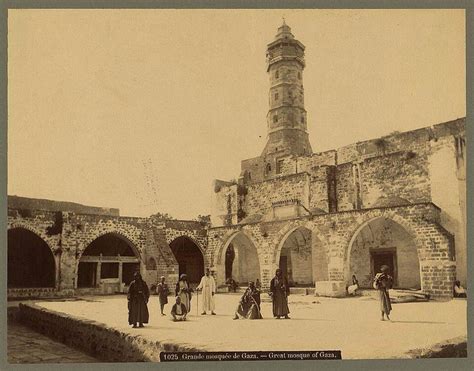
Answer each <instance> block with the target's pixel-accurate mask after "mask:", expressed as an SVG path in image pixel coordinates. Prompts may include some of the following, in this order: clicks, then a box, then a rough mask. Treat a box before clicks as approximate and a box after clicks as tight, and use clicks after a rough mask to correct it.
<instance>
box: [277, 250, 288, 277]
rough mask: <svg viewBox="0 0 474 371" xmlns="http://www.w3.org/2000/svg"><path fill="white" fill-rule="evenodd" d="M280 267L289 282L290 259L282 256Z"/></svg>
mask: <svg viewBox="0 0 474 371" xmlns="http://www.w3.org/2000/svg"><path fill="white" fill-rule="evenodd" d="M278 267H279V268H280V269H281V273H282V274H283V277H285V278H286V279H287V280H288V257H287V256H285V255H280V264H279V265H278Z"/></svg>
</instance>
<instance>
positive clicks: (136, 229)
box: [8, 23, 467, 298]
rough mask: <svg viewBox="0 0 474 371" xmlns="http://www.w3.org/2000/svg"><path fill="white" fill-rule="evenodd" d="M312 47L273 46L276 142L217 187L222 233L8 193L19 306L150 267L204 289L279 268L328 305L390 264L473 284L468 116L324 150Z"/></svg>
mask: <svg viewBox="0 0 474 371" xmlns="http://www.w3.org/2000/svg"><path fill="white" fill-rule="evenodd" d="M304 50H305V47H304V45H303V44H302V43H301V42H299V41H298V40H296V39H295V38H294V36H293V34H292V33H291V30H290V27H288V26H287V25H286V24H285V23H283V25H282V26H281V27H280V28H279V29H278V32H277V35H276V37H275V39H274V41H272V42H271V43H270V44H268V47H267V72H268V75H269V78H270V91H269V105H270V107H269V110H268V114H267V126H268V141H267V144H266V146H265V148H264V150H263V152H262V154H261V155H260V156H258V157H255V158H251V159H248V160H244V161H242V172H241V174H240V177H239V179H238V181H236V182H227V181H220V180H216V181H215V186H214V193H213V194H214V201H213V210H212V214H211V224H210V225H208V224H205V223H199V222H194V221H179V220H158V219H156V218H153V217H149V218H137V217H122V216H119V213H118V210H117V209H105V208H96V207H88V206H83V205H79V204H74V203H68V202H56V201H47V200H38V199H27V198H22V197H16V196H9V198H8V296H9V298H20V297H48V296H70V295H78V294H112V293H115V292H124V291H126V289H127V285H128V283H129V282H130V281H131V280H132V275H133V272H135V271H136V270H138V269H139V270H140V271H141V272H142V275H143V277H144V278H145V279H146V281H147V282H148V284H149V285H153V284H156V283H157V281H158V280H159V277H161V276H165V277H166V279H167V281H168V282H169V283H170V284H173V283H175V282H176V281H177V279H178V275H179V274H181V273H186V274H187V275H188V278H189V279H190V281H191V282H192V283H196V282H198V281H199V279H200V277H201V276H202V274H203V272H204V267H210V268H211V269H212V270H213V271H214V272H215V275H216V279H217V283H218V285H224V283H225V281H226V279H227V278H229V277H233V278H234V279H235V280H236V281H238V282H239V283H241V284H245V283H246V282H247V281H249V280H256V279H257V278H258V279H260V281H261V282H262V286H263V287H268V285H269V281H270V279H271V278H272V276H273V274H274V272H275V269H276V268H278V267H280V268H281V269H282V270H283V272H284V274H285V275H286V276H287V277H288V280H289V282H290V285H292V286H295V287H307V288H308V290H310V291H312V290H315V292H316V293H317V294H318V295H325V296H343V295H345V288H346V286H347V285H348V284H349V283H350V282H351V277H352V275H356V276H357V279H358V280H359V285H360V286H361V287H362V288H370V287H371V280H372V278H373V276H374V275H375V273H376V272H377V271H378V270H379V268H380V266H381V265H383V264H385V265H388V266H389V267H390V270H391V272H392V274H393V276H394V287H395V288H407V289H421V290H423V291H424V292H426V293H428V294H430V295H431V296H432V297H451V296H452V288H453V282H454V280H456V279H458V280H460V281H461V283H462V284H463V285H466V267H467V262H466V250H467V248H466V162H465V161H466V152H465V143H466V142H465V119H464V118H461V119H456V120H453V121H450V122H446V123H442V124H437V125H433V126H430V127H426V128H422V129H418V130H414V131H410V132H403V133H395V134H392V135H388V136H385V137H382V138H378V139H373V140H367V141H364V142H359V143H354V144H351V145H348V146H345V147H343V148H339V149H337V150H331V151H326V152H320V153H313V150H312V148H311V144H310V142H309V138H308V131H307V116H306V110H305V108H304V90H303V70H304V67H305V60H304Z"/></svg>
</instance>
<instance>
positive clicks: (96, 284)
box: [95, 254, 102, 287]
mask: <svg viewBox="0 0 474 371" xmlns="http://www.w3.org/2000/svg"><path fill="white" fill-rule="evenodd" d="M101 265H102V254H100V256H99V261H98V262H97V273H96V277H95V286H96V287H99V285H100V271H101V268H102V267H101Z"/></svg>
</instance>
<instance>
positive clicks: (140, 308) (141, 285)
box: [128, 265, 465, 328]
mask: <svg viewBox="0 0 474 371" xmlns="http://www.w3.org/2000/svg"><path fill="white" fill-rule="evenodd" d="M389 271H390V268H389V267H388V266H386V265H383V266H382V267H381V268H380V272H379V273H377V274H376V275H375V278H374V280H373V288H374V289H376V290H377V292H378V298H379V302H380V313H381V318H380V320H381V321H385V318H387V320H390V317H389V315H390V312H391V311H392V305H391V303H390V296H389V290H390V289H391V288H392V285H393V278H392V276H390V274H389ZM134 278H135V279H134V280H133V281H132V283H131V284H130V287H129V290H128V310H129V312H128V322H129V324H130V325H132V326H133V327H134V328H136V327H143V324H144V323H148V319H149V313H148V307H147V303H148V299H149V297H150V292H149V290H148V286H147V284H146V283H145V281H144V280H143V279H142V277H141V275H140V273H138V272H137V273H135V276H134ZM358 288H359V282H358V281H357V279H356V277H355V276H352V285H350V286H348V293H349V294H355V292H356V290H357V289H358ZM456 289H457V291H456ZM461 290H464V289H463V288H462V286H461V285H460V284H459V283H458V282H456V284H455V291H456V294H457V296H461V295H463V296H465V290H464V291H461ZM196 291H201V292H202V312H201V315H206V314H207V313H208V312H210V313H211V315H215V314H216V313H215V312H214V310H215V302H214V295H215V293H216V282H215V280H214V277H212V275H211V274H210V270H209V269H206V274H205V275H204V276H203V277H202V279H201V282H200V283H199V285H198V286H197V287H196ZM193 292H194V290H193V289H192V288H191V287H190V285H189V283H188V280H187V276H186V275H185V274H182V275H181V276H180V278H179V281H178V282H177V283H176V287H175V295H176V301H175V304H173V306H172V307H171V312H170V314H171V320H173V321H185V320H186V316H187V314H188V313H189V312H190V311H191V298H192V293H193ZM157 293H158V297H159V302H160V309H161V315H162V316H164V315H165V313H164V307H165V305H166V304H167V303H168V295H169V293H170V290H169V287H168V284H167V283H166V282H165V277H161V282H160V283H159V284H158V286H157ZM269 295H270V297H271V298H272V303H273V305H272V311H273V317H274V318H276V319H280V318H285V319H289V318H290V317H289V316H288V314H289V313H290V310H289V307H288V296H289V295H290V288H289V285H288V282H287V280H286V278H285V277H284V276H283V274H282V271H281V269H277V270H276V272H275V277H273V279H272V280H271V281H270V290H269ZM260 302H261V301H260V289H259V288H258V287H257V285H256V284H255V282H253V281H251V282H249V284H248V287H247V288H246V290H245V291H244V293H243V295H242V296H241V298H240V301H239V303H238V305H237V308H236V310H235V314H234V318H233V319H234V320H237V319H261V318H263V317H262V313H261V309H260Z"/></svg>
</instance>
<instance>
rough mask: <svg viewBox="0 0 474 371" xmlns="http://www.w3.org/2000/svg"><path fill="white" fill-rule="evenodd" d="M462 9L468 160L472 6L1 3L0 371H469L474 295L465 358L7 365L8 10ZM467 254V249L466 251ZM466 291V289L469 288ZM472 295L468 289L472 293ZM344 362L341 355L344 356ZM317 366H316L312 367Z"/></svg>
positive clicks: (342, 0)
mask: <svg viewBox="0 0 474 371" xmlns="http://www.w3.org/2000/svg"><path fill="white" fill-rule="evenodd" d="M280 8H281V9H285V8H286V9H306V8H307V9H465V11H466V14H465V16H466V132H467V133H466V135H467V138H466V139H467V142H468V143H469V144H468V145H467V154H468V156H467V157H468V158H469V157H472V156H471V154H470V153H471V151H470V148H471V143H474V138H473V127H472V125H473V124H474V123H473V119H472V117H473V113H474V112H473V110H474V108H473V102H474V94H473V76H472V75H473V71H472V70H473V68H472V66H473V65H474V41H473V40H474V33H473V28H474V1H468V0H465V1H462V0H451V1H450V0H401V1H396V0H378V1H376V0H374V1H369V0H350V1H349V0H339V1H337V0H333V1H331V0H319V1H305V0H295V1H291V0H286V1H247V0H241V1H238V0H233V1H223V0H215V1H211V0H195V1H192V0H173V1H169V0H167V1H159V0H99V1H93V0H16V1H14V0H10V1H8V0H7V1H3V2H1V19H0V35H1V36H0V58H1V70H0V83H1V89H0V100H1V108H0V115H1V116H0V117H1V119H0V125H1V126H0V171H1V175H0V187H1V192H0V193H1V196H0V241H1V242H0V246H1V248H0V281H1V285H0V303H1V305H0V316H1V321H0V334H1V335H0V336H1V337H0V342H1V343H2V346H1V349H0V358H1V362H0V369H1V370H10V369H15V370H20V369H35V370H50V369H52V368H54V369H58V368H63V367H64V368H67V369H74V370H76V369H77V370H81V369H82V370H86V369H91V368H92V369H101V370H102V369H103V370H109V369H110V370H112V369H114V370H128V369H130V368H133V369H135V368H137V369H152V368H153V369H155V368H157V367H158V368H160V369H165V370H168V369H169V370H176V369H185V370H186V369H189V370H191V369H192V370H197V369H207V370H209V369H221V368H224V367H225V369H229V370H237V369H241V368H242V367H245V368H248V369H257V368H258V369H265V370H270V369H272V370H275V369H288V368H294V369H315V368H317V369H323V370H325V369H331V370H368V369H372V368H373V369H382V368H383V369H387V370H400V369H413V370H425V369H430V370H438V369H439V370H447V369H456V370H464V369H466V370H467V369H470V367H472V365H473V364H474V362H473V358H474V344H473V339H472V336H471V335H472V333H473V330H474V329H473V326H474V309H473V298H472V295H469V297H468V309H467V328H468V343H467V344H468V357H467V358H453V359H450V358H443V359H439V358H438V359H418V360H343V362H337V361H299V362H298V361H261V362H252V361H238V362H232V361H230V362H225V363H224V364H222V363H220V362H179V363H159V364H157V363H97V364H69V363H68V364H21V365H11V364H8V362H7V347H6V341H7V297H6V292H7V269H6V261H7V250H6V245H7V233H6V232H7V181H8V178H7V151H8V149H7V145H8V143H7V126H8V125H7V119H8V104H7V97H8V90H7V86H8V82H7V77H8V53H7V40H8V10H9V9H280ZM470 160H471V159H469V161H467V169H468V170H467V187H466V191H467V215H468V218H467V226H466V228H467V246H470V244H472V242H473V238H474V222H473V220H472V218H471V217H469V216H471V215H472V213H473V211H474V210H473V209H474V205H473V202H472V196H471V194H470V193H469V192H468V190H469V189H470V187H471V186H472V184H473V170H474V169H473V164H472V162H471V161H470ZM467 250H468V251H469V250H471V248H469V247H468V248H467ZM467 264H468V267H474V258H473V254H472V251H469V252H468V259H467ZM468 283H471V284H472V283H473V272H472V271H471V270H470V269H468ZM468 287H470V286H469V285H468ZM471 291H472V290H471ZM342 356H343V357H344V354H342ZM314 362H316V363H314Z"/></svg>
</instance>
